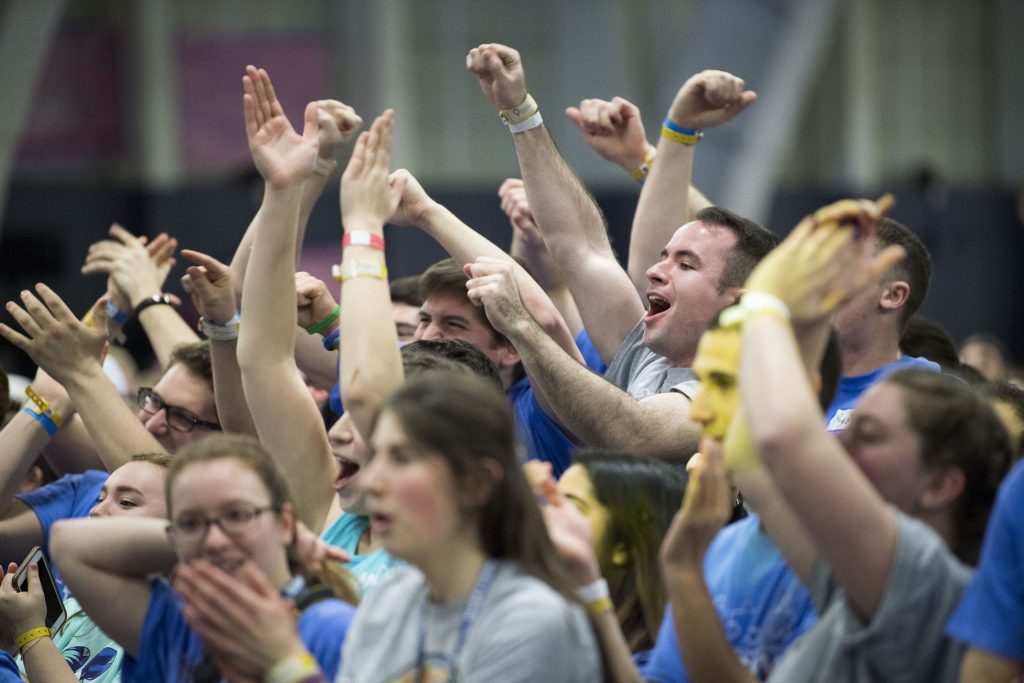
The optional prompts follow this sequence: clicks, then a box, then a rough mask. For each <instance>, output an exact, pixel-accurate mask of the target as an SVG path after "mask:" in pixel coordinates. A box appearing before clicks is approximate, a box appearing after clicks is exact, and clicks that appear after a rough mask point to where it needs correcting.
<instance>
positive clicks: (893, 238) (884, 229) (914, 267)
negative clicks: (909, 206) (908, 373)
mask: <svg viewBox="0 0 1024 683" xmlns="http://www.w3.org/2000/svg"><path fill="white" fill-rule="evenodd" d="M875 244H876V246H877V248H878V251H881V250H882V249H884V248H885V247H890V246H892V245H894V244H898V245H899V246H901V247H903V251H904V252H906V255H905V256H904V257H903V258H902V259H900V261H899V262H898V263H896V264H895V265H894V266H893V267H892V268H890V269H889V272H888V273H887V274H886V276H885V278H886V280H903V281H905V282H906V283H907V284H908V285H909V286H910V294H909V295H908V296H907V303H906V304H904V306H903V310H902V311H901V312H900V326H901V328H902V327H905V326H906V324H907V322H908V321H909V320H910V316H912V315H914V313H916V312H917V309H918V308H920V307H921V304H922V303H923V302H924V298H925V296H927V294H928V283H929V282H930V281H931V279H932V257H931V255H930V254H929V253H928V248H927V247H925V246H924V242H922V241H921V239H920V238H919V237H918V236H917V235H915V234H914V233H913V231H912V230H911V229H910V228H908V227H907V226H905V225H903V224H902V223H899V222H897V221H894V220H893V219H891V218H889V217H888V216H886V217H884V218H882V220H880V221H879V222H878V228H877V229H876V230H875Z"/></svg>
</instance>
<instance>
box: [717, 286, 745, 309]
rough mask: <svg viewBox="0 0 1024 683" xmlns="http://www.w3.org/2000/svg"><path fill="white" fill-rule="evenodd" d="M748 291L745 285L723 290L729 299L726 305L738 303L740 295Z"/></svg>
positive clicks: (723, 293) (723, 294)
mask: <svg viewBox="0 0 1024 683" xmlns="http://www.w3.org/2000/svg"><path fill="white" fill-rule="evenodd" d="M746 291H747V290H746V288H744V287H730V288H729V289H727V290H725V291H724V292H722V296H723V297H725V298H726V299H728V301H729V303H727V304H726V307H729V306H735V305H736V304H738V303H739V302H740V297H742V296H743V294H744V292H746Z"/></svg>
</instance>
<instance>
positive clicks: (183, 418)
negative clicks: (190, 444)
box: [137, 387, 220, 432]
mask: <svg viewBox="0 0 1024 683" xmlns="http://www.w3.org/2000/svg"><path fill="white" fill-rule="evenodd" d="M137 400H138V403H139V407H140V408H142V409H143V410H144V411H146V412H147V413H149V414H150V415H156V414H157V413H159V412H160V411H161V410H166V411H167V426H168V427H170V428H171V429H173V430H175V431H179V432H191V431H192V429H193V428H195V427H202V428H203V429H213V430H216V431H218V432H219V431H220V425H219V424H217V423H216V422H207V421H206V420H200V419H199V418H198V417H197V416H196V414H195V413H193V412H192V411H191V410H189V409H188V408H182V407H181V406H174V405H171V404H170V403H166V402H165V401H164V399H163V397H162V396H160V394H158V393H156V392H155V391H153V388H152V387H142V388H141V389H139V395H138V398H137Z"/></svg>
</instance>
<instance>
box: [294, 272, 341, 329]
mask: <svg viewBox="0 0 1024 683" xmlns="http://www.w3.org/2000/svg"><path fill="white" fill-rule="evenodd" d="M336 305H337V302H336V301H335V300H334V297H333V296H331V292H330V290H328V289H327V285H326V283H324V281H323V280H321V279H320V278H316V277H313V276H312V275H310V274H309V273H301V272H300V273H295V306H296V308H297V309H298V323H299V327H310V326H312V325H314V324H316V323H318V322H320V321H321V320H323V319H324V318H326V317H327V316H329V315H330V314H331V312H332V311H334V307H335V306H336ZM323 334H327V330H325V331H324V332H323Z"/></svg>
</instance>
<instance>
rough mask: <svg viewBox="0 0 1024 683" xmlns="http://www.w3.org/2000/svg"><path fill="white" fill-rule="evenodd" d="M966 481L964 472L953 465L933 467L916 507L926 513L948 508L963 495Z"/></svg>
mask: <svg viewBox="0 0 1024 683" xmlns="http://www.w3.org/2000/svg"><path fill="white" fill-rule="evenodd" d="M966 481H967V478H966V477H965V476H964V471H963V470H962V469H960V468H959V467H956V466H955V465H940V466H937V467H933V468H931V472H930V473H929V476H928V485H927V487H926V488H925V490H924V491H923V492H922V493H921V497H920V499H919V500H918V505H919V506H920V507H921V508H922V509H923V510H928V511H935V510H941V509H942V508H945V507H948V506H949V505H950V504H951V503H952V502H953V501H954V500H956V499H957V498H958V497H959V496H960V494H961V493H963V490H964V484H965V483H966Z"/></svg>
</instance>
